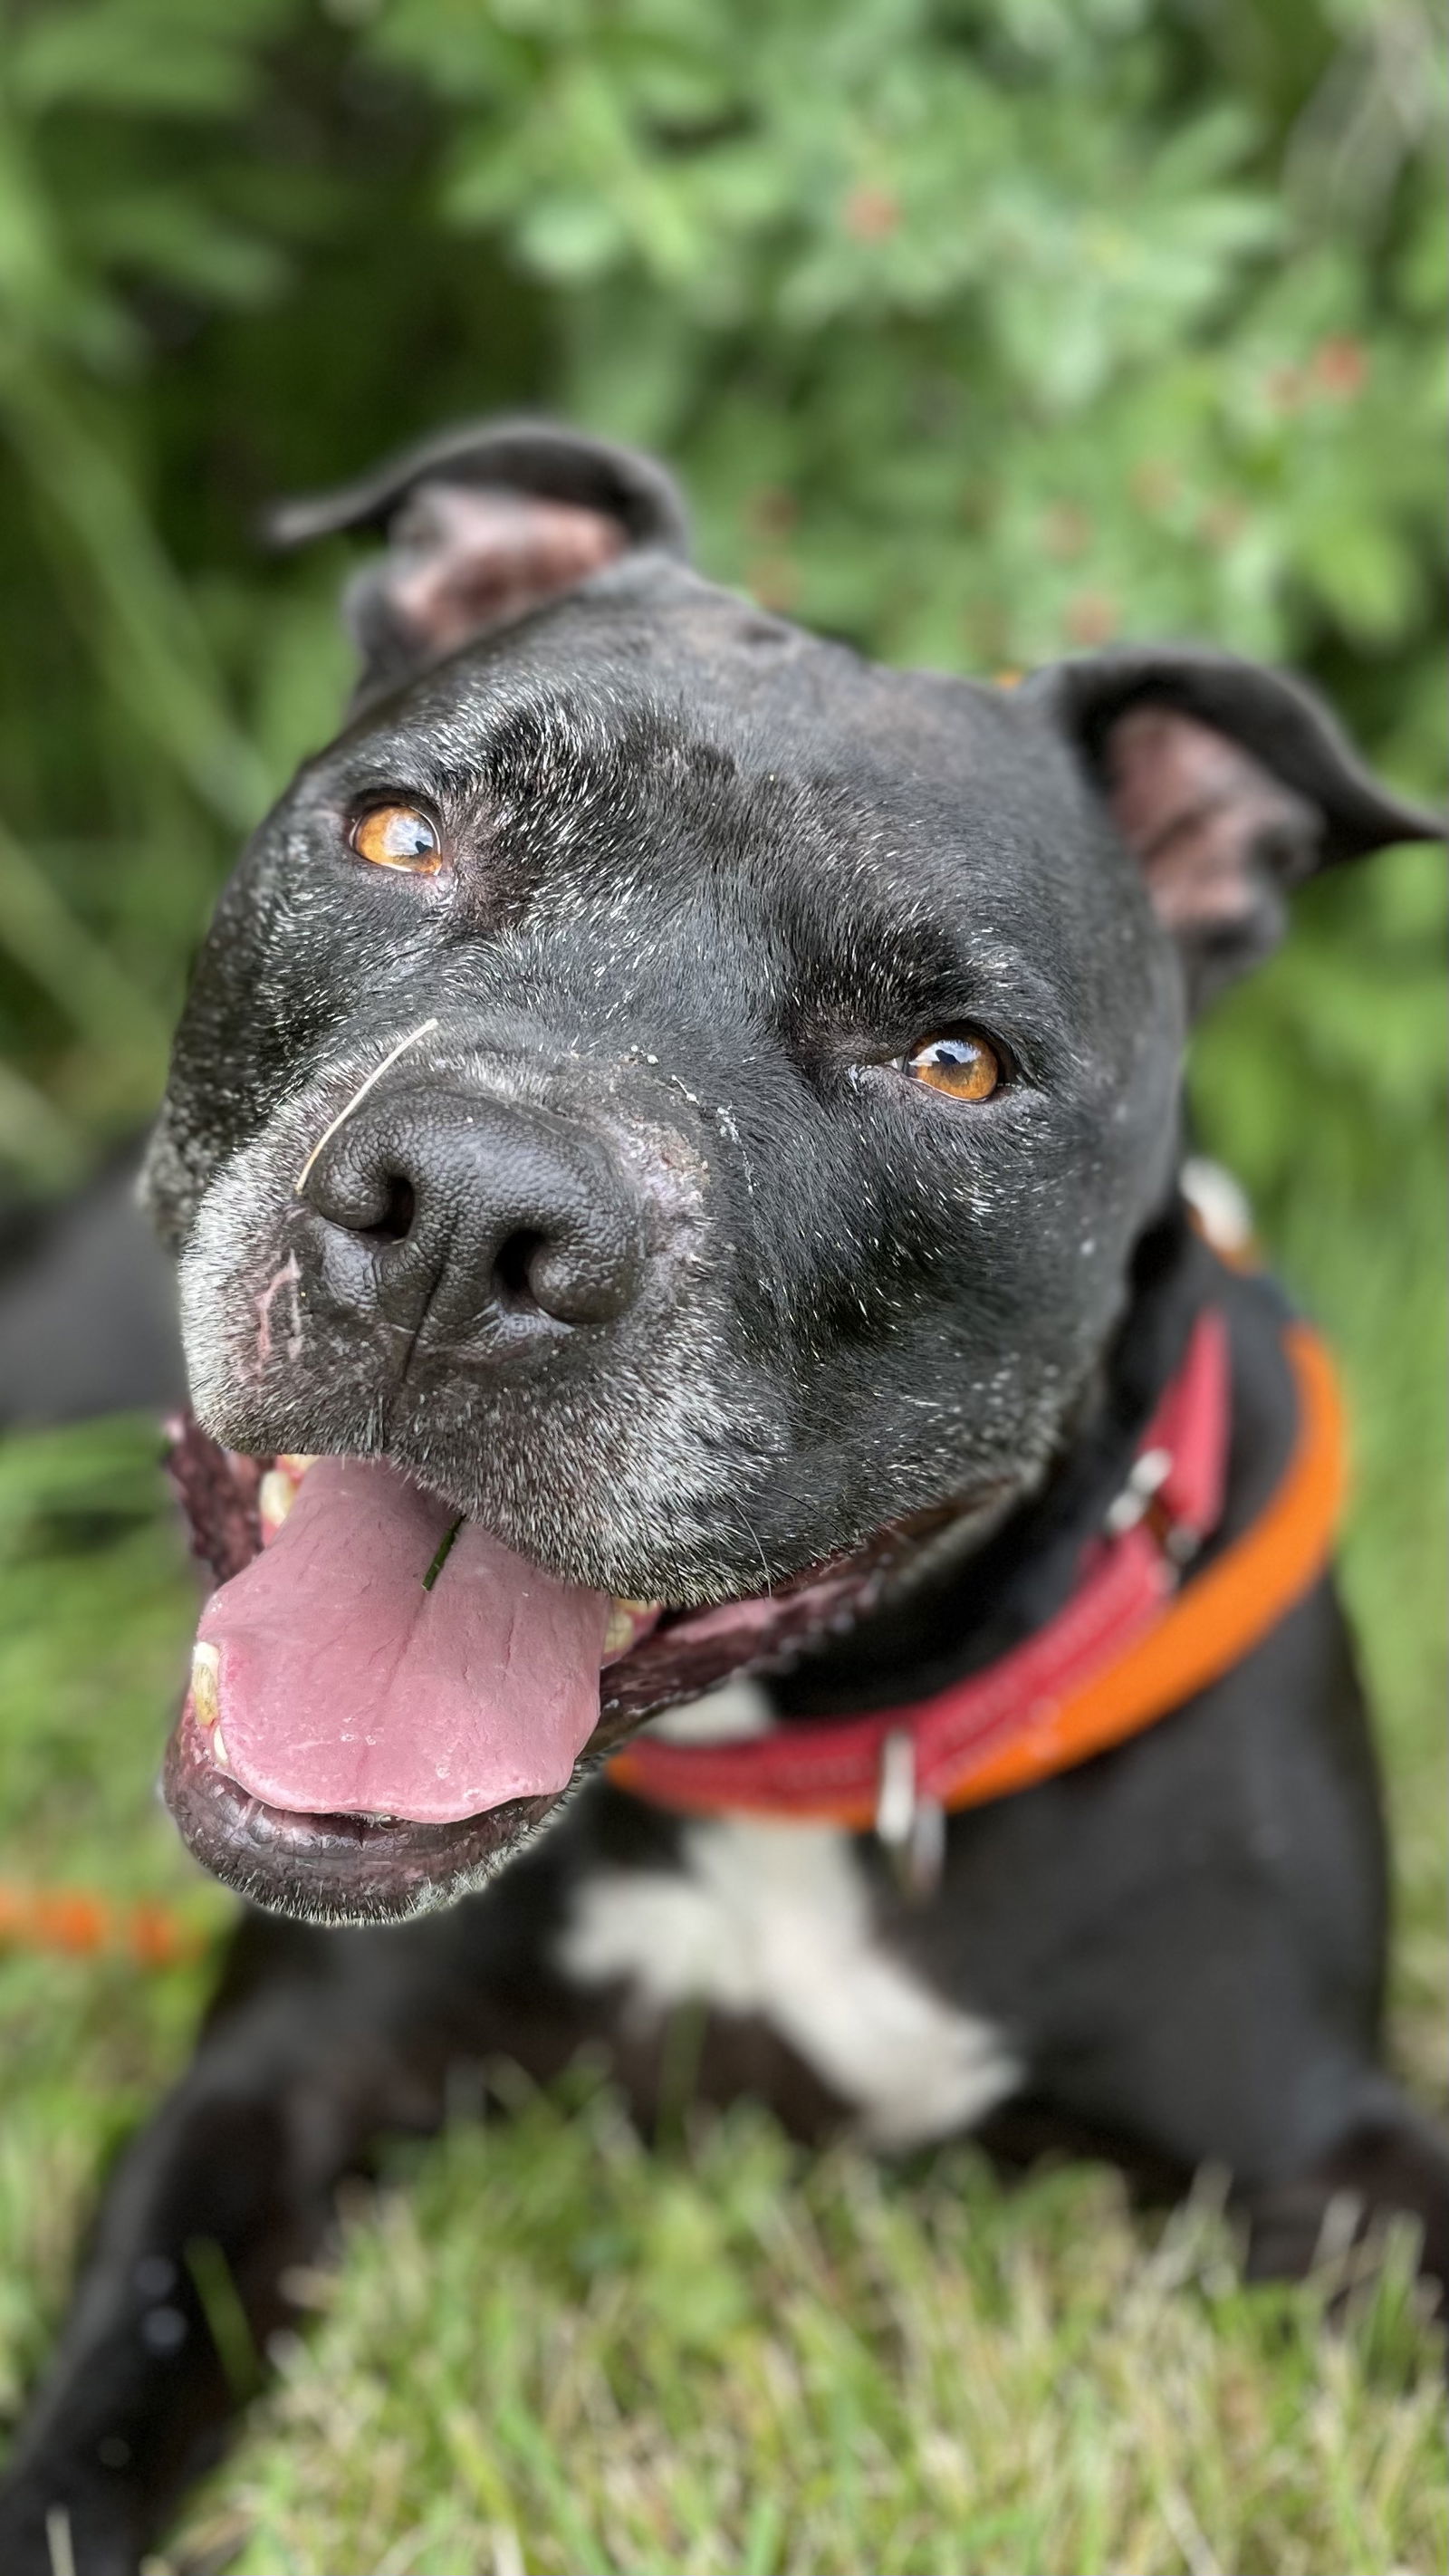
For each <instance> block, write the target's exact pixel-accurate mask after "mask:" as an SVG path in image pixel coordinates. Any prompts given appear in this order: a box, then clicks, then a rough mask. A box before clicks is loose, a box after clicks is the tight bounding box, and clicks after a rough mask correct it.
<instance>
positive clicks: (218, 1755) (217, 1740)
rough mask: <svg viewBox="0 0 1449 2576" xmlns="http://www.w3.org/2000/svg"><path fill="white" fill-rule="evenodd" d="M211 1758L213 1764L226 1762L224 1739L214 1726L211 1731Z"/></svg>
mask: <svg viewBox="0 0 1449 2576" xmlns="http://www.w3.org/2000/svg"><path fill="white" fill-rule="evenodd" d="M211 1758H212V1760H213V1762H225V1760H226V1738H225V1736H224V1735H223V1734H222V1731H221V1728H220V1727H219V1726H214V1727H213V1728H212V1730H211Z"/></svg>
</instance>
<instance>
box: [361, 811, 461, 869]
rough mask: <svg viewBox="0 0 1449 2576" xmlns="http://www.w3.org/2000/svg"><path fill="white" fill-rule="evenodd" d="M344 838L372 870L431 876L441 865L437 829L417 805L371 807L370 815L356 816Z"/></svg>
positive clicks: (440, 850) (440, 846)
mask: <svg viewBox="0 0 1449 2576" xmlns="http://www.w3.org/2000/svg"><path fill="white" fill-rule="evenodd" d="M347 837H348V840H349V841H350V842H351V844H352V847H353V849H354V850H355V851H356V852H357V855H358V857H359V858H360V859H367V860H368V861H369V862H370V863H371V865H372V866H373V867H375V868H403V869H405V870H406V871H407V872H408V874H409V875H411V876H419V877H430V876H433V875H435V874H436V872H437V870H438V869H439V868H440V867H441V865H442V860H443V845H442V842H441V841H440V839H439V838H438V831H437V826H436V824H434V823H430V822H429V820H428V818H427V816H426V814H420V813H419V812H418V809H417V807H416V805H374V806H373V808H372V811H371V812H370V813H368V814H359V816H358V818H357V821H356V822H355V823H354V824H353V826H352V829H351V831H350V832H349V833H348V836H347Z"/></svg>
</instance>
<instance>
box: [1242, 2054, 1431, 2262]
mask: <svg viewBox="0 0 1449 2576" xmlns="http://www.w3.org/2000/svg"><path fill="white" fill-rule="evenodd" d="M1375 2092H1376V2097H1377V2098H1375V2099H1374V2100H1373V2101H1372V2102H1371V2103H1370V2104H1368V2105H1366V2106H1365V2109H1364V2113H1363V2116H1362V2117H1361V2118H1360V2119H1359V2120H1357V2121H1355V2123H1354V2124H1353V2126H1352V2127H1351V2128H1349V2129H1348V2130H1347V2131H1346V2132H1345V2133H1344V2135H1343V2136H1342V2137H1341V2138H1340V2139H1339V2141H1338V2143H1337V2144H1336V2145H1335V2146H1333V2147H1332V2148H1330V2149H1329V2150H1328V2152H1327V2153H1326V2154H1323V2155H1320V2156H1318V2157H1316V2158H1315V2159H1314V2161H1313V2162H1312V2163H1311V2164H1310V2165H1307V2166H1305V2167H1304V2169H1303V2170H1302V2172H1300V2173H1296V2174H1292V2175H1290V2176H1288V2177H1287V2178H1286V2179H1285V2180H1282V2181H1279V2182H1275V2183H1272V2184H1264V2185H1261V2186H1259V2187H1258V2188H1257V2189H1256V2190H1249V2191H1246V2192H1244V2193H1243V2195H1242V2205H1243V2209H1244V2212H1245V2215H1246V2217H1247V2221H1248V2263H1247V2268H1248V2274H1249V2277H1250V2278H1251V2279H1253V2280H1285V2279H1286V2280H1297V2279H1300V2278H1301V2277H1302V2276H1303V2274H1304V2273H1305V2272H1307V2271H1308V2270H1309V2269H1310V2268H1311V2267H1312V2265H1313V2263H1314V2262H1315V2260H1316V2259H1318V2258H1319V2257H1320V2256H1321V2255H1322V2254H1324V2253H1325V2252H1328V2251H1332V2250H1335V2249H1336V2250H1342V2249H1343V2248H1344V2246H1345V2242H1346V2241H1347V2242H1348V2243H1353V2242H1357V2241H1358V2240H1359V2239H1360V2238H1362V2237H1365V2236H1369V2235H1372V2234H1375V2233H1377V2231H1378V2230H1379V2228H1380V2227H1382V2225H1383V2224H1384V2222H1385V2221H1386V2220H1390V2219H1395V2218H1407V2219H1409V2220H1411V2221H1412V2222H1413V2223H1414V2225H1415V2226H1416V2227H1417V2228H1418V2231H1419V2270H1420V2272H1421V2274H1422V2275H1423V2277H1424V2278H1425V2279H1426V2280H1427V2281H1431V2282H1433V2283H1434V2284H1435V2285H1436V2286H1437V2288H1438V2291H1439V2296H1440V2301H1441V2304H1442V2303H1443V2302H1444V2301H1445V2300H1446V2298H1449V2138H1446V2137H1445V2135H1444V2133H1443V2131H1442V2130H1441V2129H1438V2128H1436V2127H1435V2126H1434V2125H1433V2123H1432V2122H1431V2121H1429V2120H1427V2119H1426V2118H1425V2117H1424V2115H1423V2114H1422V2112H1420V2111H1417V2110H1416V2109H1415V2108H1414V2107H1413V2105H1412V2104H1411V2103H1409V2102H1407V2101H1406V2100H1405V2099H1404V2097H1403V2096H1402V2095H1401V2094H1400V2093H1399V2092H1398V2091H1397V2090H1396V2089H1395V2087H1393V2086H1392V2085H1390V2084H1389V2083H1388V2082H1387V2081H1386V2080H1380V2082H1379V2083H1378V2084H1377V2086H1376V2087H1375Z"/></svg>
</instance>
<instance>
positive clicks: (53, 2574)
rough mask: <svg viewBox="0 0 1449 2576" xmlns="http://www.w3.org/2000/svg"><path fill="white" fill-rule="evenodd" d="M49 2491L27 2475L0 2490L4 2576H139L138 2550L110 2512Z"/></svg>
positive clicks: (49, 2484) (49, 2482)
mask: <svg viewBox="0 0 1449 2576" xmlns="http://www.w3.org/2000/svg"><path fill="white" fill-rule="evenodd" d="M54 2485H55V2481H54V2480H53V2479H47V2478H42V2477H39V2476H37V2475H35V2474H34V2473H33V2472H30V2471H21V2472H20V2473H19V2474H18V2475H16V2476H15V2477H14V2478H11V2479H7V2480H6V2481H5V2483H4V2484H3V2485H0V2569H3V2571H4V2576H139V2570H140V2565H141V2553H140V2550H139V2548H138V2546H137V2543H136V2540H135V2538H134V2535H133V2534H132V2532H131V2531H130V2530H129V2529H128V2528H127V2527H126V2526H125V2525H124V2524H122V2523H120V2522H118V2521H117V2519H116V2516H115V2512H114V2509H113V2508H110V2509H108V2508H107V2506H106V2505H105V2504H103V2503H102V2502H101V2501H100V2500H98V2499H96V2498H87V2497H77V2496H62V2495H57V2494H55V2493H54V2492H53V2491H52V2490H53V2488H54Z"/></svg>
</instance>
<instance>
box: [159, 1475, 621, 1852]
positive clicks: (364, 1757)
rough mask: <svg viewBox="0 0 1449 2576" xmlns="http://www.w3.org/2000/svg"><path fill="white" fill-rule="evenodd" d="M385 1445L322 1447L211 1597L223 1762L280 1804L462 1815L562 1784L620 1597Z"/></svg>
mask: <svg viewBox="0 0 1449 2576" xmlns="http://www.w3.org/2000/svg"><path fill="white" fill-rule="evenodd" d="M455 1517H456V1515H455V1514H453V1513H452V1512H450V1511H449V1510H448V1508H447V1506H446V1505H445V1504H443V1503H436V1502H433V1501H431V1500H430V1499H429V1497H428V1496H427V1495H426V1494H422V1493H419V1491H418V1489H417V1487H416V1486H414V1485H410V1484H409V1483H408V1482H407V1481H406V1479H405V1478H404V1477H402V1476H400V1475H398V1473H397V1472H396V1470H395V1469H394V1468H391V1467H388V1466H385V1465H383V1464H382V1463H381V1462H380V1461H378V1460H375V1459H364V1458H319V1459H318V1461H317V1463H316V1465H315V1466H314V1467H312V1468H311V1469H309V1471H308V1473H307V1475H306V1476H305V1477H304V1479H303V1482H302V1487H301V1490H300V1492H299V1493H298V1495H297V1498H296V1501H295V1502H294V1504H293V1505H292V1509H291V1511H290V1512H289V1514H288V1516H287V1518H286V1520H285V1521H284V1522H283V1524H282V1527H281V1528H280V1530H279V1531H278V1532H277V1535H276V1537H275V1538H274V1539H273V1541H272V1543H271V1545H270V1546H269V1547H267V1548H265V1549H264V1550H263V1552H262V1554H261V1555H260V1556H258V1557H256V1558H255V1559H254V1560H253V1562H252V1563H251V1564H250V1565H249V1566H247V1567H246V1568H245V1570H244V1571H243V1572H242V1573H241V1574H238V1575H234V1576H233V1578H232V1580H231V1582H230V1583H224V1584H223V1585H222V1587H221V1589H220V1590H219V1591H218V1592H214V1593H213V1594H212V1596H211V1599H210V1600H209V1601H208V1603H207V1605H206V1608H205V1610H204V1612H203V1613H202V1618H201V1625H200V1628H199V1630H198V1632H197V1633H198V1636H199V1638H200V1639H201V1640H202V1641H203V1642H204V1643H206V1644H208V1645H211V1646H214V1647H215V1648H216V1649H217V1652H218V1656H219V1659H220V1669H219V1672H218V1676H217V1679H218V1685H219V1698H220V1722H221V1729H222V1736H223V1741H224V1745H225V1764H226V1768H227V1769H228V1770H229V1771H231V1772H232V1773H233V1775H234V1776H235V1777H236V1779H238V1780H239V1781H240V1782H241V1785H242V1787H243V1788H244V1789H247V1790H250V1792H251V1794H252V1796H253V1797H256V1798H263V1799H265V1800H266V1802H267V1804H268V1805H269V1806H273V1807H287V1808H293V1809H300V1810H302V1811H303V1812H305V1813H310V1814H314V1815H316V1814H338V1813H346V1814H367V1815H385V1816H405V1817H409V1818H411V1819H412V1820H413V1821H415V1822H416V1823H418V1824H446V1823H452V1822H454V1821H455V1820H456V1819H458V1818H460V1817H463V1816H476V1815H480V1814H481V1813H482V1812H483V1811H484V1810H485V1809H486V1808H489V1807H498V1806H501V1805H502V1804H503V1802H504V1800H505V1799H508V1798H524V1797H538V1796H542V1795H546V1794H548V1793H550V1792H553V1791H557V1790H559V1789H562V1788H563V1787H564V1786H565V1785H566V1783H567V1781H568V1778H569V1775H570V1773H571V1771H572V1769H573V1766H574V1760H575V1757H576V1756H577V1754H578V1753H579V1752H580V1751H581V1749H582V1747H583V1746H584V1745H585V1744H586V1743H587V1741H588V1738H589V1736H590V1735H591V1734H592V1732H593V1729H594V1727H595V1725H596V1723H597V1721H598V1714H599V1664H600V1658H601V1656H602V1654H603V1645H604V1629H605V1626H606V1624H607V1621H608V1616H609V1606H610V1605H609V1600H608V1596H607V1595H606V1594H605V1593H602V1592H584V1591H580V1590H579V1589H578V1588H577V1587H576V1586H575V1585H573V1584H569V1583H561V1582H559V1580H558V1579H557V1577H556V1576H554V1575H551V1574H544V1573H542V1572H541V1571H540V1570H539V1568H538V1567H537V1566H536V1565H529V1564H528V1563H527V1562H526V1561H525V1559H524V1558H523V1557H521V1556H514V1555H513V1554H512V1553H511V1551H510V1550H509V1549H508V1548H506V1547H503V1546H501V1545H500V1543H499V1541H498V1540H497V1539H496V1538H491V1537H490V1536H489V1534H488V1532H487V1531H486V1530H483V1529H480V1528H478V1527H477V1525H476V1524H475V1523H474V1522H472V1521H465V1522H464V1524H463V1526H462V1528H461V1529H460V1530H459V1531H458V1534H457V1537H456V1538H455V1539H454V1541H453V1543H452V1545H451V1547H450V1548H449V1550H448V1553H447V1556H446V1558H445V1559H444V1562H443V1563H442V1565H441V1566H440V1567H439V1568H438V1571H437V1573H436V1575H435V1578H434V1581H433V1584H432V1586H431V1589H428V1588H426V1587H425V1585H424V1579H423V1578H424V1576H425V1575H426V1574H427V1573H428V1571H429V1569H430V1568H431V1567H432V1566H433V1564H434V1561H435V1559H436V1557H437V1554H438V1551H439V1548H440V1547H441V1545H442V1543H443V1540H444V1539H445V1538H446V1536H447V1533H448V1531H449V1529H450V1528H451V1527H452V1524H453V1521H454V1519H455Z"/></svg>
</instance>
